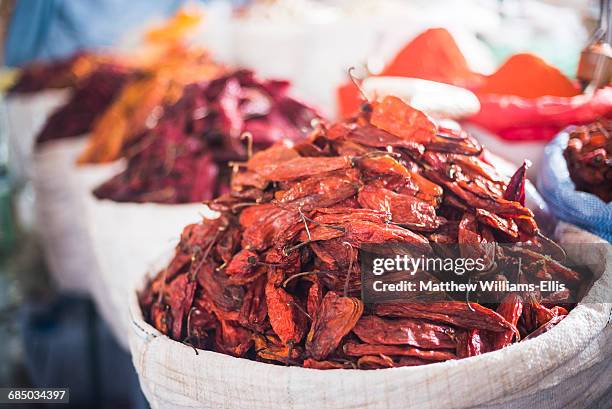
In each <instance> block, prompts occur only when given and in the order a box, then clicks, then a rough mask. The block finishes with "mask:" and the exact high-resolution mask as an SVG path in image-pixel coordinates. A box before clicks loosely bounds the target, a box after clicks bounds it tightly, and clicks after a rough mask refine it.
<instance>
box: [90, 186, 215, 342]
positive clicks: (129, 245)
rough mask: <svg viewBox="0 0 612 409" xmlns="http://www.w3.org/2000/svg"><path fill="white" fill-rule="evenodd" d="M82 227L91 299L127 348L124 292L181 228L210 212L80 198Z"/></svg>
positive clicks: (159, 257) (171, 243)
mask: <svg viewBox="0 0 612 409" xmlns="http://www.w3.org/2000/svg"><path fill="white" fill-rule="evenodd" d="M85 203H86V214H87V217H88V223H87V228H88V232H89V237H90V240H91V243H92V244H93V249H94V254H95V257H96V260H97V264H98V266H99V273H98V275H97V276H96V277H94V279H95V284H94V285H92V287H91V295H92V297H93V298H94V301H95V302H96V305H97V306H98V309H99V311H100V313H101V315H102V317H103V318H104V320H105V321H106V322H107V323H108V325H109V326H110V327H111V329H112V331H113V334H114V335H115V338H116V339H117V340H118V341H119V343H120V344H121V345H122V346H123V347H124V348H125V349H128V345H127V335H126V334H127V333H128V332H129V328H130V325H129V322H130V320H129V313H128V311H129V308H128V289H129V288H131V287H130V286H131V284H132V282H133V277H135V276H136V277H142V274H143V273H144V272H153V271H152V269H153V268H154V267H155V266H156V265H159V262H160V260H165V259H164V258H165V256H166V255H167V253H168V250H169V249H171V248H173V247H174V246H175V245H176V244H177V243H178V241H179V238H180V233H181V229H182V228H183V227H184V226H186V225H187V224H190V223H194V222H198V221H200V220H201V219H202V215H204V214H206V215H208V216H209V217H210V216H211V214H212V212H211V211H210V210H208V208H207V207H205V206H202V205H201V204H184V205H160V204H153V203H143V204H140V203H117V202H113V201H110V200H98V199H96V198H95V197H94V196H93V195H92V194H89V195H86V196H85Z"/></svg>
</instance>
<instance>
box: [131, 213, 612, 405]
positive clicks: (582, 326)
mask: <svg viewBox="0 0 612 409" xmlns="http://www.w3.org/2000/svg"><path fill="white" fill-rule="evenodd" d="M557 233H558V239H559V242H560V243H561V244H562V245H563V244H577V243H594V242H599V243H602V241H601V240H600V239H598V238H596V237H595V236H593V235H591V234H589V233H586V232H583V231H581V230H578V229H577V228H575V227H573V226H570V225H566V224H561V225H559V226H558V228H557ZM568 250H569V251H570V252H572V254H569V255H570V256H571V257H572V258H574V259H575V260H576V261H578V262H581V263H585V262H587V261H590V262H593V261H594V262H595V265H596V268H595V269H594V273H595V274H597V275H599V274H601V277H600V278H599V279H598V280H597V282H596V283H595V284H594V286H593V287H592V289H591V290H590V291H589V293H588V294H587V296H586V297H585V298H584V300H583V301H582V303H580V304H579V305H578V306H577V307H576V308H575V309H574V310H572V311H571V313H570V314H569V316H568V317H567V318H565V319H564V320H563V321H562V322H561V323H559V324H558V325H557V326H556V327H555V328H553V329H552V330H551V331H549V332H547V333H545V334H543V335H541V336H539V337H537V338H534V339H532V340H529V341H525V342H521V343H518V344H514V345H512V346H510V347H508V348H504V349H502V350H499V351H495V352H492V353H487V354H483V355H480V356H476V357H472V358H468V359H463V360H458V361H447V362H442V363H436V364H431V365H427V366H420V367H404V368H393V369H381V370H374V371H359V370H327V371H321V370H314V369H305V368H298V367H283V366H277V365H269V364H264V363H258V362H254V361H249V360H246V359H239V358H233V357H230V356H227V355H222V354H219V353H215V352H210V351H198V354H197V355H196V353H195V352H194V350H193V349H192V348H190V347H188V346H185V345H182V344H180V343H178V342H175V341H172V340H170V339H169V338H168V337H166V336H164V335H161V334H160V333H159V332H158V331H156V330H155V329H154V328H153V327H151V326H150V325H149V324H147V323H145V322H144V321H143V319H142V314H141V312H140V308H139V306H138V302H137V298H136V291H135V289H133V290H132V292H131V294H130V309H131V314H132V320H133V322H132V328H133V330H132V331H130V349H131V352H132V359H133V362H134V366H135V367H136V370H137V372H138V375H139V378H140V383H141V386H142V389H143V391H144V393H145V395H146V397H147V399H148V400H149V403H150V404H151V407H152V408H153V409H162V408H172V409H176V408H185V409H186V408H221V407H222V408H241V409H255V408H257V409H262V408H275V409H276V408H296V409H297V408H300V409H311V408H317V409H341V408H367V409H370V408H386V409H389V408H392V409H393V408H398V409H400V408H401V409H406V408H425V409H427V408H432V409H439V408H468V407H488V408H501V407H504V408H524V407H538V408H582V407H587V406H588V405H589V404H590V403H592V402H593V401H595V400H597V399H599V398H600V397H601V396H602V394H603V393H604V392H605V391H606V389H608V387H609V380H610V369H611V368H610V358H611V357H612V344H611V343H610V342H609V341H608V339H607V337H608V336H609V335H610V334H611V328H610V325H609V324H608V318H609V316H610V309H611V306H610V304H609V303H606V301H608V299H607V298H606V297H609V294H610V291H611V286H612V282H611V281H612V254H611V250H610V247H609V246H608V247H606V248H605V250H603V247H602V251H601V252H593V251H574V250H575V247H574V246H571V247H569V248H568ZM140 285H142V280H141V283H140ZM137 288H139V287H137Z"/></svg>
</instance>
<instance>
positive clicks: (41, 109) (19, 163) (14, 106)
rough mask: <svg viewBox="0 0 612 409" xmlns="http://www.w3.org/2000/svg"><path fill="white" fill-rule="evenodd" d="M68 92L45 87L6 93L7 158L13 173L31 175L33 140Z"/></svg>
mask: <svg viewBox="0 0 612 409" xmlns="http://www.w3.org/2000/svg"><path fill="white" fill-rule="evenodd" d="M69 95H70V91H69V90H48V91H41V92H37V93H34V94H15V95H10V96H8V97H6V100H5V102H6V114H7V122H8V130H9V132H8V138H9V149H10V151H9V161H10V167H11V173H12V175H13V177H16V178H17V179H18V180H21V179H24V178H27V177H29V176H30V172H31V168H30V166H31V163H32V155H33V146H34V140H35V139H36V136H37V135H38V133H39V132H40V131H41V130H42V127H43V125H44V124H45V122H46V121H47V118H48V117H49V115H51V113H53V111H55V110H56V109H57V108H59V107H60V106H62V105H63V104H64V103H65V102H66V100H67V99H68V96H69Z"/></svg>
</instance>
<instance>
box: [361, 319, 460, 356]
mask: <svg viewBox="0 0 612 409" xmlns="http://www.w3.org/2000/svg"><path fill="white" fill-rule="evenodd" d="M353 332H354V333H355V335H357V336H358V337H359V339H361V340H362V341H363V342H365V343H367V344H385V345H410V346H413V347H417V348H422V349H452V348H455V346H456V342H455V339H454V335H455V330H454V329H453V328H452V327H450V326H447V325H439V324H432V323H429V322H427V321H418V320H411V319H397V320H385V319H382V318H379V317H377V316H374V315H368V316H364V317H361V319H360V320H359V321H358V322H357V324H356V325H355V327H354V328H353Z"/></svg>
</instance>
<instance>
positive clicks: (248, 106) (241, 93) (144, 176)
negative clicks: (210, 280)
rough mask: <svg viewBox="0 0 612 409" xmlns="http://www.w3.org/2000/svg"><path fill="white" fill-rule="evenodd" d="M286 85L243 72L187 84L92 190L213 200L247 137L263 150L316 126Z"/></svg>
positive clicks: (131, 197)
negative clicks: (122, 162) (120, 166)
mask: <svg viewBox="0 0 612 409" xmlns="http://www.w3.org/2000/svg"><path fill="white" fill-rule="evenodd" d="M288 89H289V83H288V82H287V81H275V80H268V81H260V80H259V79H257V78H256V77H255V76H254V75H253V73H252V72H251V71H246V70H241V71H236V72H234V73H232V74H230V75H227V76H224V77H221V78H218V79H215V80H213V81H210V82H203V83H198V84H192V85H190V86H188V87H186V89H185V91H184V94H183V96H182V97H181V98H180V99H179V101H178V102H177V103H176V104H175V105H173V106H171V107H168V108H166V110H165V113H164V115H163V116H162V118H161V119H160V120H159V122H158V123H157V125H156V126H155V127H153V128H152V129H150V130H147V131H145V133H144V135H141V136H139V137H137V138H136V140H137V142H136V143H135V144H133V145H132V146H129V147H128V148H127V152H125V155H126V156H127V157H128V165H127V169H126V170H125V171H124V172H122V173H120V174H119V175H116V176H115V177H113V178H112V179H111V180H109V181H107V182H105V183H104V184H102V185H101V186H100V187H98V188H97V189H96V190H95V191H94V194H95V195H96V196H97V197H98V198H100V199H111V200H114V201H117V202H157V203H193V202H199V201H202V200H209V199H212V198H213V197H215V196H216V195H218V194H219V193H222V192H220V190H222V189H223V188H225V190H227V186H228V185H229V177H230V174H231V171H230V168H229V167H228V166H227V163H228V161H236V160H244V159H245V158H246V156H247V150H248V149H249V148H248V146H249V143H250V142H252V148H253V149H255V150H260V149H262V148H265V147H268V146H270V145H272V144H273V143H275V142H277V141H279V140H281V139H283V138H287V139H289V140H295V141H297V140H299V139H303V138H304V137H305V136H306V135H307V134H308V133H309V132H310V131H311V130H312V126H311V122H312V120H313V119H314V118H316V117H318V115H317V113H316V111H315V110H313V109H312V108H310V107H308V106H306V105H304V104H302V103H301V102H298V101H297V100H295V99H293V98H291V97H289V96H288V95H287V91H288ZM247 133H248V134H249V138H251V141H250V142H249V141H247V140H245V138H243V136H246V135H247Z"/></svg>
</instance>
